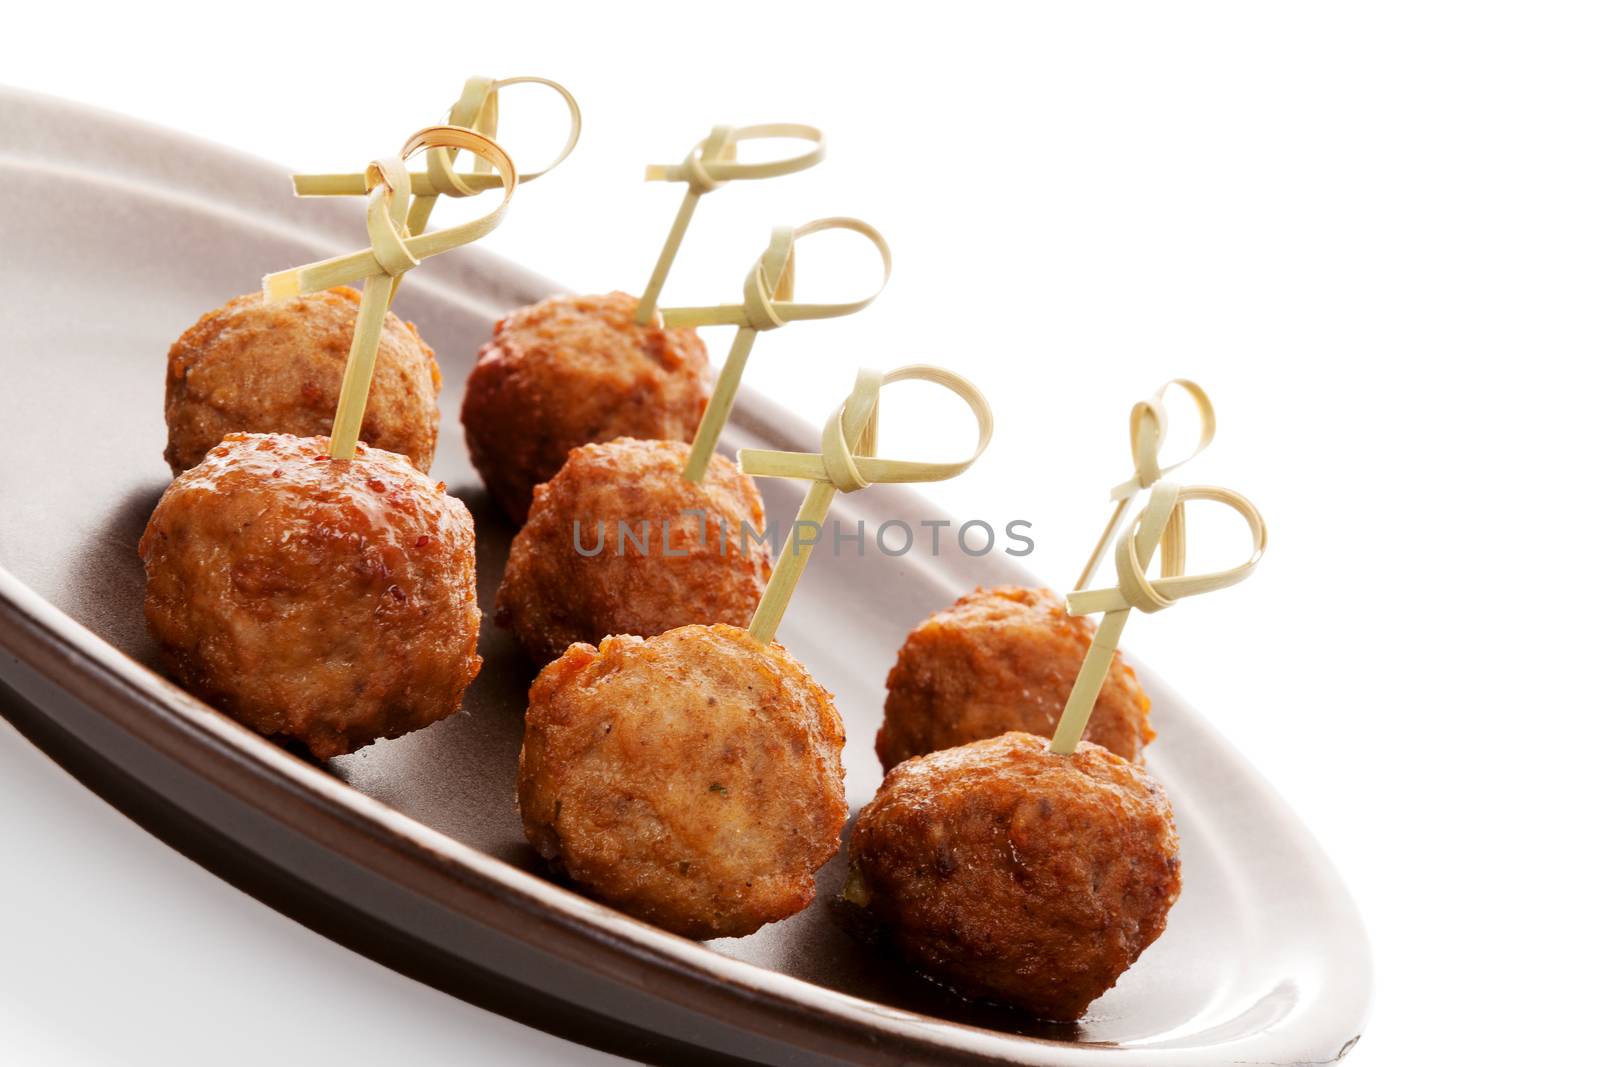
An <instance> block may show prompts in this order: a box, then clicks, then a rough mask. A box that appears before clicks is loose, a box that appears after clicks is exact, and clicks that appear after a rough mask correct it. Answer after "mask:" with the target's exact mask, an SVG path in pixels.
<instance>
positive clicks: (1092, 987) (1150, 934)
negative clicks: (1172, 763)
mask: <svg viewBox="0 0 1600 1067" xmlns="http://www.w3.org/2000/svg"><path fill="white" fill-rule="evenodd" d="M1181 886H1182V878H1181V876H1180V871H1179V864H1178V832H1177V829H1176V828H1175V827H1174V825H1173V821H1172V808H1171V806H1170V805H1169V804H1168V803H1167V796H1166V793H1165V791H1164V790H1163V789H1162V788H1161V785H1160V784H1159V783H1158V782H1157V781H1156V780H1155V779H1154V778H1152V777H1151V776H1150V774H1149V773H1148V772H1147V771H1145V770H1144V769H1143V768H1142V767H1139V766H1137V765H1135V764H1132V763H1129V762H1128V761H1127V760H1124V759H1123V758H1121V757H1120V756H1117V755H1115V754H1113V753H1111V752H1107V751H1106V750H1105V749H1103V748H1101V747H1100V746H1099V745H1095V744H1091V743H1089V742H1087V741H1084V742H1080V743H1079V744H1078V748H1077V751H1076V752H1074V753H1073V754H1072V755H1071V756H1058V755H1056V754H1054V753H1052V752H1051V751H1050V750H1049V742H1048V741H1046V740H1044V739H1043V738H1041V737H1035V736H1034V735H1033V734H1025V733H1008V734H1002V735H1001V736H999V737H994V738H990V739H988V740H985V741H974V742H973V743H972V744H969V745H962V746H961V747H960V748H952V749H946V750H945V751H943V752H935V753H933V754H932V755H929V756H922V757H918V758H914V759H909V760H906V761H905V762H904V763H902V764H900V765H899V766H898V767H896V768H895V769H894V770H893V771H891V772H890V773H889V776H888V777H887V778H885V779H884V782H883V785H882V786H881V787H879V789H878V793H877V796H875V797H874V798H873V799H872V802H871V803H870V804H868V805H867V806H866V807H865V808H863V809H862V810H861V815H860V817H859V818H858V819H857V820H856V825H855V829H854V830H852V831H851V834H850V873H849V875H848V877H847V879H846V883H845V891H844V899H845V900H846V901H847V902H849V903H853V904H857V905H860V906H863V907H865V908H866V909H867V910H868V911H869V912H870V913H871V914H872V915H873V917H874V918H876V919H877V920H878V921H879V922H880V923H881V924H882V927H883V929H884V931H885V933H886V934H887V937H888V940H889V942H890V943H891V944H892V945H893V947H894V948H895V949H896V950H897V951H898V952H899V953H901V954H902V955H903V956H904V957H905V958H906V959H907V960H909V961H910V962H911V963H912V965H913V966H915V967H917V968H918V969H920V970H922V971H923V972H924V973H926V974H927V975H929V976H930V977H932V978H934V979H935V980H937V981H940V982H943V983H946V984H948V985H950V986H951V987H953V988H954V989H955V990H956V991H957V992H958V993H961V994H962V995H963V996H966V997H967V998H969V999H972V1000H980V1001H986V1002H991V1003H997V1004H1004V1005H1008V1006H1011V1007H1015V1008H1020V1009H1022V1010H1024V1011H1027V1012H1030V1013H1032V1014H1033V1015H1036V1016H1038V1017H1040V1018H1043V1019H1052V1020H1061V1021H1066V1020H1072V1019H1076V1018H1078V1017H1079V1016H1081V1015H1082V1014H1083V1013H1084V1011H1085V1009H1087V1008H1088V1006H1089V1004H1090V1003H1091V1002H1092V1001H1093V1000H1095V998H1097V997H1099V996H1100V995H1101V994H1102V993H1104V992H1105V991H1106V990H1108V989H1110V988H1111V987H1112V986H1113V985H1115V984H1116V981H1117V978H1118V977H1120V976H1121V974H1122V973H1123V972H1124V971H1126V970H1127V969H1128V968H1129V967H1131V966H1133V963H1134V961H1135V960H1137V959H1138V958H1139V954H1140V953H1141V952H1143V951H1144V950H1145V949H1146V948H1148V947H1149V946H1150V944H1151V943H1152V942H1153V941H1155V939H1156V938H1158V937H1160V936H1161V932H1162V931H1163V930H1165V929H1166V926H1167V912H1168V911H1169V910H1170V909H1171V907H1172V905H1173V903H1174V902H1175V901H1176V900H1177V899H1178V892H1179V889H1180V888H1181Z"/></svg>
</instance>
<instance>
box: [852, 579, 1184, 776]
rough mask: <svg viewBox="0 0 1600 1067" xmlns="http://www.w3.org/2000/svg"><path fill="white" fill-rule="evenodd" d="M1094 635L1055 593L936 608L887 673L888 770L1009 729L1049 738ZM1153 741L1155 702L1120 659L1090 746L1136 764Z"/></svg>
mask: <svg viewBox="0 0 1600 1067" xmlns="http://www.w3.org/2000/svg"><path fill="white" fill-rule="evenodd" d="M1094 631H1095V626H1094V623H1093V622H1091V621H1090V620H1088V619H1085V618H1082V617H1081V616H1074V615H1068V614H1067V609H1066V604H1065V603H1064V602H1063V600H1062V598H1061V597H1059V596H1057V595H1056V594H1055V593H1052V592H1051V591H1050V590H1048V589H1023V588H1021V587H1019V586H1003V587H1001V588H997V589H977V590H974V591H973V592H971V593H968V594H967V595H966V596H964V597H962V598H961V599H960V600H957V601H956V602H955V603H954V604H952V605H951V606H950V607H948V608H946V609H944V610H943V611H939V612H935V613H934V614H933V615H932V616H930V617H929V618H928V619H927V620H925V621H924V622H923V623H921V624H920V625H919V626H918V627H917V628H916V629H915V630H912V631H911V633H910V634H909V635H908V636H907V637H906V642H905V644H904V645H902V646H901V647H900V655H899V658H898V659H897V660H896V661H895V665H894V667H893V669H891V670H890V671H889V681H888V686H889V695H888V698H887V699H886V700H885V701H884V705H883V726H882V727H881V728H880V729H879V730H878V759H879V760H881V761H882V763H883V768H884V770H886V771H887V770H888V769H890V768H891V767H893V766H894V765H895V764H897V763H899V762H900V761H901V760H905V759H910V758H911V757H912V756H920V755H923V754H924V753H927V752H937V751H939V750H940V749H942V748H954V747H955V746H957V745H964V744H966V743H967V742H968V741H979V740H982V739H983V738H986V737H994V736H996V735H997V734H1002V733H1005V732H1006V731H1007V730H1025V731H1027V732H1028V733H1034V734H1042V735H1044V736H1046V737H1048V736H1049V735H1051V734H1052V733H1054V732H1055V727H1056V720H1058V719H1059V718H1060V717H1061V710H1062V708H1064V707H1066V703H1067V695H1068V694H1069V693H1071V692H1072V683H1073V682H1075V681H1076V680H1077V678H1078V669H1079V668H1080V667H1082V666H1083V657H1084V656H1085V655H1087V654H1088V651H1089V642H1090V641H1092V640H1094ZM1155 736H1156V734H1155V731H1154V730H1152V729H1151V728H1150V698H1149V697H1147V696H1145V694H1144V690H1143V689H1142V688H1141V687H1140V685H1139V680H1138V678H1136V677H1134V673H1133V668H1131V667H1129V666H1128V665H1127V664H1126V663H1124V662H1123V661H1122V656H1121V655H1120V654H1118V655H1117V656H1116V658H1115V659H1114V660H1113V661H1112V663H1111V671H1110V673H1109V674H1108V675H1107V676H1106V681H1105V684H1104V685H1103V686H1102V687H1101V689H1100V696H1099V698H1098V699H1097V700H1096V701H1095V705H1094V712H1093V714H1091V715H1090V716H1089V725H1088V727H1087V728H1086V729H1085V730H1084V733H1083V737H1084V740H1087V741H1093V742H1094V743H1095V744H1098V745H1103V746H1104V747H1106V748H1108V749H1110V750H1111V751H1112V752H1115V753H1116V754H1117V755H1119V756H1121V757H1122V758H1123V759H1129V760H1131V759H1135V758H1137V757H1138V756H1139V754H1140V753H1141V752H1142V751H1143V749H1144V746H1145V745H1146V744H1148V743H1149V742H1151V741H1153V740H1155Z"/></svg>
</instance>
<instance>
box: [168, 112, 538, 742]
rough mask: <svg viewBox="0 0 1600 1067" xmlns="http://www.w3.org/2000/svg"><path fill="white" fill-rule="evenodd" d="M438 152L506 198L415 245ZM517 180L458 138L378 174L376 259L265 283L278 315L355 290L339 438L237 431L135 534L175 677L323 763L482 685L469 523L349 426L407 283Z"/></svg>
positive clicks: (480, 229) (432, 486) (455, 134)
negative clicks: (416, 211) (426, 170)
mask: <svg viewBox="0 0 1600 1067" xmlns="http://www.w3.org/2000/svg"><path fill="white" fill-rule="evenodd" d="M434 148H449V149H465V150H467V151H469V152H471V153H473V154H474V155H475V156H477V157H478V158H479V159H481V160H486V161H487V162H488V163H489V165H491V166H493V167H494V169H495V171H496V174H497V179H498V178H503V179H504V181H503V183H502V184H503V199H502V200H501V202H500V204H499V206H498V207H496V208H495V210H494V211H492V212H491V213H490V214H488V215H487V216H484V217H482V218H479V219H476V220H474V221H472V222H468V223H464V224H462V225H460V226H455V227H451V228H449V229H445V230H439V231H435V232H431V233H425V234H419V235H413V234H411V233H410V232H409V230H408V229H407V227H406V226H405V218H406V208H407V204H408V202H409V201H410V199H411V197H410V175H408V174H407V172H406V170H405V164H404V160H405V159H406V158H407V157H410V156H412V155H414V154H415V153H417V152H420V151H423V150H426V149H434ZM516 181H517V172H516V168H515V166H514V165H513V164H512V162H511V159H510V157H508V156H507V155H506V154H505V152H503V151H502V150H501V148H500V146H499V145H498V144H496V143H495V142H494V141H493V140H491V139H490V138H488V137H486V136H484V135H482V134H479V133H475V132H473V131H471V130H467V129H462V128H458V127H454V126H435V127H429V128H427V129H424V130H421V131H419V132H418V133H416V134H414V135H413V136H412V137H411V138H410V139H409V140H407V141H406V143H405V145H404V146H403V148H402V149H401V152H400V154H399V156H398V157H394V158H390V159H385V160H379V161H378V162H376V163H374V164H373V165H372V166H371V167H369V168H368V171H367V182H368V184H369V185H370V186H371V189H372V192H371V195H370V197H369V199H368V204H367V232H368V234H369V236H370V239H371V247H369V248H367V249H365V250H363V251H361V252H357V253H354V254H352V255H348V256H340V257H337V258H334V259H330V260H324V261H322V262H320V263H314V264H311V265H309V266H306V267H302V268H299V269H297V270H291V271H284V272H281V273H279V274H274V275H270V276H269V277H268V278H266V279H265V281H264V290H265V293H266V295H267V301H268V303H267V305H266V306H271V304H270V302H271V301H272V300H274V299H277V298H280V297H281V298H285V299H290V298H293V297H295V296H298V295H299V294H302V293H310V292H316V291H319V290H321V289H325V288H328V287H331V286H336V285H342V284H345V283H348V282H353V281H358V280H362V279H365V281H364V284H363V288H362V294H361V301H360V306H359V310H358V313H357V316H356V322H355V327H354V329H353V331H352V335H351V342H350V352H349V357H348V360H347V362H346V367H345V372H344V381H343V387H342V390H341V393H340V400H339V404H338V408H337V411H336V415H335V418H334V420H333V433H332V436H331V438H326V437H320V436H317V437H295V436H289V435H284V434H233V435H229V436H228V437H226V438H225V439H224V440H223V441H222V443H221V444H219V445H217V446H216V447H214V448H212V449H211V450H210V451H209V452H208V453H207V454H206V456H205V458H204V459H203V460H201V462H200V463H199V464H197V465H196V466H195V467H193V468H191V469H190V470H189V471H187V472H186V473H184V474H182V475H180V476H179V477H178V478H177V479H176V480H175V481H174V482H173V483H172V485H171V486H169V487H168V488H167V491H166V492H165V493H164V494H163V495H162V497H161V500H160V502H159V503H158V504H157V505H156V509H155V513H154V514H153V515H152V516H151V518H150V522H149V525H148V526H147V527H146V529H145V532H144V536H143V537H142V538H141V540H140V543H139V552H140V556H141V558H142V559H143V561H144V566H145V573H146V576H147V579H148V585H147V590H146V595H145V617H146V619H147V621H148V623H149V626H150V631H151V633H152V635H153V636H154V637H155V639H156V641H157V643H158V645H159V646H160V650H161V656H162V659H163V661H164V663H165V664H166V666H167V669H168V670H169V671H170V672H171V674H172V675H173V677H175V678H176V679H177V680H178V681H179V682H180V683H181V684H182V685H183V686H184V687H185V688H187V689H189V690H190V691H191V692H194V693H196V694H197V695H199V696H202V697H204V698H205V699H207V700H209V701H210V702H211V703H213V704H214V705H215V706H217V707H218V708H220V709H221V710H223V711H225V712H228V713H230V714H232V715H233V716H235V717H236V718H238V719H240V720H241V721H242V722H244V723H245V724H247V725H249V726H251V727H253V728H255V729H256V730H258V731H260V732H261V733H264V734H268V735H271V736H274V737H278V738H283V739H286V740H292V741H296V742H299V743H301V744H304V745H305V746H306V747H307V748H309V749H310V751H311V753H312V754H313V755H314V756H316V757H318V758H323V759H325V758H328V757H331V756H337V755H341V754H343V753H346V752H349V751H351V750H353V749H355V748H358V747H360V746H362V745H365V744H368V743H370V742H371V741H373V740H376V739H378V738H381V737H395V736H398V735H400V734H403V733H406V732H408V731H410V730H414V729H417V728H419V727H422V726H426V725H428V724H429V723H431V722H434V721H436V720H438V719H442V718H444V717H445V716H448V715H450V714H453V713H454V712H455V711H456V710H457V709H458V708H459V707H460V706H461V697H462V693H463V692H464V691H465V689H466V687H467V685H468V684H469V683H470V682H471V681H472V679H473V678H474V676H476V674H477V673H478V668H479V665H480V660H479V659H478V656H477V635H478V624H479V618H480V613H479V610H478V605H477V598H476V576H475V573H474V538H473V523H472V517H471V515H470V514H469V513H468V512H467V509H466V507H465V506H464V505H463V504H462V503H461V502H460V501H458V500H456V499H454V498H452V497H450V496H447V495H445V492H444V486H443V484H442V483H432V482H429V481H428V480H427V479H426V478H425V477H424V476H423V475H422V473H421V472H420V471H418V470H417V468H416V467H415V466H413V464H412V463H411V461H410V460H409V459H408V458H407V457H405V456H403V455H400V454H398V453H394V452H387V451H384V450H382V449H379V448H375V447H369V446H367V445H364V444H362V443H360V442H359V441H358V440H357V430H358V428H359V427H360V426H361V425H362V424H363V407H364V406H365V402H366V397H367V392H368V387H369V385H370V383H371V382H372V380H373V378H374V376H375V374H376V367H375V361H377V360H378V359H379V357H380V356H381V355H382V354H383V349H382V346H381V344H380V340H381V338H382V336H383V331H384V323H385V317H386V316H385V313H386V310H387V308H388V305H389V301H390V300H391V299H392V297H393V295H394V289H395V286H396V284H397V282H398V280H399V278H400V276H401V275H402V274H404V272H405V271H407V270H409V269H411V268H412V267H414V266H416V265H417V263H418V262H419V261H420V260H422V259H423V258H425V257H427V256H431V255H435V254H437V253H439V252H443V251H446V250H448V249H451V248H455V247H457V246H459V245H462V244H465V243H466V242H468V241H471V240H475V239H477V238H478V237H481V236H482V235H483V234H485V233H488V232H489V231H490V230H492V229H493V228H494V227H495V226H496V225H498V224H499V221H500V219H501V218H502V217H503V215H504V213H505V211H506V208H507V207H508V206H509V205H510V203H511V199H512V194H513V193H514V191H515V189H516Z"/></svg>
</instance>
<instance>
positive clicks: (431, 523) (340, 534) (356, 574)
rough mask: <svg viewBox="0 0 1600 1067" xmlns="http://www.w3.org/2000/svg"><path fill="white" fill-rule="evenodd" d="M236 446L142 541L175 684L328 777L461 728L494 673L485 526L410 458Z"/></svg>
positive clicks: (216, 456) (298, 441) (242, 441)
mask: <svg viewBox="0 0 1600 1067" xmlns="http://www.w3.org/2000/svg"><path fill="white" fill-rule="evenodd" d="M327 447H328V441H327V438H323V437H312V438H305V437H289V436H286V435H278V434H273V435H262V434H229V435H228V437H227V438H226V439H225V440H224V441H223V443H222V444H220V445H218V446H217V447H216V448H214V449H212V450H211V451H210V452H209V453H208V454H207V455H206V458H205V459H204V460H203V461H202V462H201V463H199V464H198V465H196V466H195V467H193V468H192V469H190V470H189V471H187V472H186V473H184V474H182V475H180V476H179V477H178V478H177V480H176V481H174V482H173V483H172V485H170V486H169V487H168V488H167V491H166V492H165V493H164V494H162V497H161V501H160V503H158V504H157V505H156V510H155V513H154V514H153V515H151V516H150V523H149V525H148V526H147V527H146V528H145V531H144V536H143V537H142V538H140V541H139V556H140V558H141V559H143V560H144V567H145V574H146V576H147V578H148V585H147V587H146V592H145V605H144V607H145V619H146V620H147V621H148V623H149V626H150V632H151V634H152V635H153V636H154V637H155V639H156V641H157V643H158V644H159V645H160V648H161V658H162V662H163V664H164V665H165V667H166V669H167V671H168V672H169V673H170V674H171V675H172V676H173V677H174V678H175V679H176V680H177V681H178V682H179V683H180V684H181V685H182V686H183V687H184V688H185V689H188V690H189V691H190V692H192V693H194V694H195V695H197V696H199V697H201V698H203V699H205V700H207V701H209V702H210V703H212V704H214V705H215V706H216V707H218V708H220V709H221V710H223V711H225V712H227V713H228V714H230V715H232V716H233V717H235V718H237V719H239V720H240V721H241V722H244V723H245V724H247V725H249V726H251V727H253V728H254V729H256V730H258V731H260V732H261V733H263V734H267V735H269V736H274V737H282V738H287V739H293V740H295V741H299V742H302V743H304V744H305V745H306V746H307V747H308V748H309V749H310V750H311V752H312V754H314V755H315V756H317V757H318V758H319V759H327V758H329V757H331V756H338V755H342V754H344V753H346V752H350V751H351V750H353V749H356V748H359V747H361V746H362V745H365V744H368V743H370V742H372V741H374V740H376V739H378V738H380V737H398V736H400V735H401V734H404V733H407V732H409V731H411V730H416V729H419V728H421V727H423V726H427V725H428V724H429V723H432V722H434V721H436V720H438V719H442V718H445V717H446V716H448V715H451V714H453V713H454V712H455V711H456V710H457V709H458V708H459V707H460V706H461V696H462V693H463V692H465V690H466V688H467V685H468V684H469V683H470V682H471V681H472V679H473V678H474V677H475V676H476V675H477V673H478V667H479V666H480V664H481V662H482V661H481V660H479V658H478V656H477V653H476V649H477V643H478V622H479V618H480V613H479V611H478V604H477V592H476V575H475V571H474V538H473V525H472V516H471V514H470V513H469V512H468V511H467V509H466V506H465V505H463V504H462V503H461V501H459V500H457V499H455V498H454V497H451V496H448V495H446V494H445V491H444V483H442V482H438V483H435V482H430V481H428V480H427V479H426V478H425V477H423V475H422V474H421V473H420V472H418V470H417V469H416V468H415V467H414V466H412V464H411V461H410V460H408V459H407V458H406V457H404V456H399V455H395V454H394V453H392V452H384V451H381V450H379V449H375V448H368V447H366V446H365V445H359V446H357V453H356V456H355V458H354V459H351V460H330V459H329V458H328V456H327Z"/></svg>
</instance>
